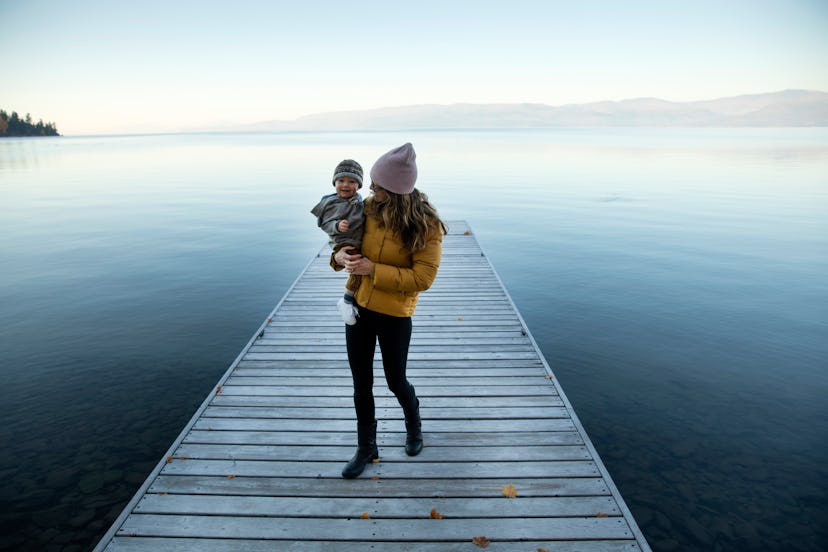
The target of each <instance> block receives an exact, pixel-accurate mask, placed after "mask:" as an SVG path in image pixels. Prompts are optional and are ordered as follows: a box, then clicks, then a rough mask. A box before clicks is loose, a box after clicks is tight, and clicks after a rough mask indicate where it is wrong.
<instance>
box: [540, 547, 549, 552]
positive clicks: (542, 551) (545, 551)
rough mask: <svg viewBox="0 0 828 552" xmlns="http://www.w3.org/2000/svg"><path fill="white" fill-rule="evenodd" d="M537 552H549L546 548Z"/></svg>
mask: <svg viewBox="0 0 828 552" xmlns="http://www.w3.org/2000/svg"><path fill="white" fill-rule="evenodd" d="M538 552H549V550H547V549H546V548H538Z"/></svg>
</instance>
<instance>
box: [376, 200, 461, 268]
mask: <svg viewBox="0 0 828 552" xmlns="http://www.w3.org/2000/svg"><path fill="white" fill-rule="evenodd" d="M385 191H386V193H387V194H388V200H387V201H383V202H382V203H377V202H376V201H374V202H373V207H374V208H373V210H374V213H375V214H376V216H377V218H378V219H379V222H380V226H381V227H383V228H390V229H391V231H392V232H395V233H397V234H398V235H399V236H400V239H401V240H402V242H403V246H405V248H406V249H408V250H409V251H411V252H412V253H415V252H417V251H420V250H421V249H425V246H426V243H427V242H428V235H429V233H430V232H435V231H436V232H442V233H443V234H446V233H447V232H448V226H446V223H444V222H443V221H442V220H441V219H440V215H438V214H437V209H435V208H434V206H433V205H431V203H429V201H428V196H426V195H425V194H424V193H422V192H420V191H419V190H418V189H416V188H414V190H412V192H411V193H410V194H395V193H393V192H389V191H388V190H385Z"/></svg>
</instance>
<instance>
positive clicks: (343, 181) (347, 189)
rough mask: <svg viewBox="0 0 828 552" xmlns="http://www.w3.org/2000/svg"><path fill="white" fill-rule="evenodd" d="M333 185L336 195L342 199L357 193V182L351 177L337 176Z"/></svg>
mask: <svg viewBox="0 0 828 552" xmlns="http://www.w3.org/2000/svg"><path fill="white" fill-rule="evenodd" d="M334 186H335V187H336V195H338V196H339V197H341V198H342V199H349V198H351V197H354V194H356V193H357V190H358V189H359V182H357V181H356V180H354V179H353V178H348V177H347V176H345V177H342V178H337V179H336V180H335V181H334Z"/></svg>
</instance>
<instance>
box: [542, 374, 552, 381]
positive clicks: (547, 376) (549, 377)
mask: <svg viewBox="0 0 828 552" xmlns="http://www.w3.org/2000/svg"><path fill="white" fill-rule="evenodd" d="M543 377H545V378H546V379H549V380H551V379H552V376H551V375H549V374H546V375H545V376H543Z"/></svg>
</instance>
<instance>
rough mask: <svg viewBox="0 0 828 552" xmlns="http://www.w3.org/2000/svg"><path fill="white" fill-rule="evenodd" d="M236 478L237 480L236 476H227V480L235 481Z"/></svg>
mask: <svg viewBox="0 0 828 552" xmlns="http://www.w3.org/2000/svg"><path fill="white" fill-rule="evenodd" d="M235 478H236V476H235V475H228V476H227V479H235Z"/></svg>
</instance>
